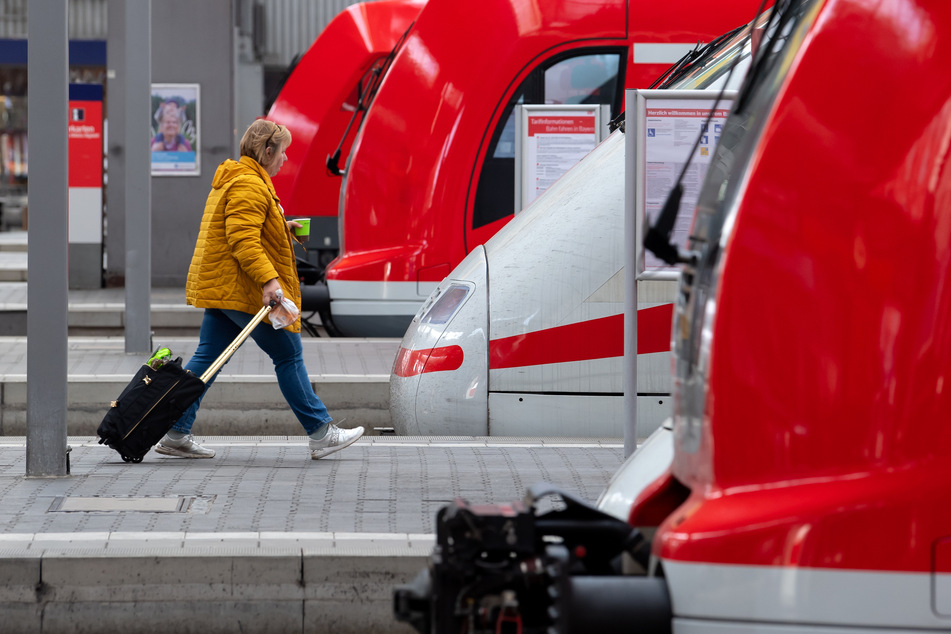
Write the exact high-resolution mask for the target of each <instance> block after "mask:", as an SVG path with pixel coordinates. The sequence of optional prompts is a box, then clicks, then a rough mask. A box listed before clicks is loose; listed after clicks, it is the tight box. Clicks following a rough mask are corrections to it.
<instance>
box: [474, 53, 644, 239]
mask: <svg viewBox="0 0 951 634" xmlns="http://www.w3.org/2000/svg"><path fill="white" fill-rule="evenodd" d="M624 55H625V50H624V49H598V50H590V49H588V50H586V51H584V52H583V53H580V54H579V53H578V52H573V53H571V54H570V55H562V56H560V57H556V58H554V59H552V60H549V61H548V63H547V64H545V65H542V66H540V67H538V68H536V69H535V70H533V71H532V72H531V73H530V74H529V76H528V77H526V78H525V81H523V82H522V84H521V85H520V86H519V87H518V89H517V90H516V91H515V92H514V93H513V95H512V97H511V98H510V99H509V101H508V103H507V104H506V106H505V111H504V112H503V113H502V118H501V119H500V121H504V123H502V124H500V125H499V126H497V127H496V129H495V131H494V132H493V134H492V138H491V141H490V143H489V147H488V151H487V152H486V155H485V156H486V158H485V161H484V162H483V164H482V172H481V173H480V174H479V180H478V185H477V186H476V194H475V202H474V204H473V210H472V228H473V229H477V228H479V227H482V226H485V225H487V224H489V223H491V222H495V221H496V220H499V219H501V218H505V217H506V216H510V215H512V213H513V212H514V207H515V106H516V105H518V104H520V103H528V104H536V103H551V104H562V103H565V104H608V105H610V106H611V118H614V117H616V116H617V115H618V113H619V112H620V108H621V100H622V98H623V94H622V93H623V90H621V87H622V86H623V85H624V77H623V65H622V61H623V60H624V59H625V57H624Z"/></svg>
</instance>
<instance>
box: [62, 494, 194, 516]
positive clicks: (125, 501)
mask: <svg viewBox="0 0 951 634" xmlns="http://www.w3.org/2000/svg"><path fill="white" fill-rule="evenodd" d="M194 499H195V497H194V496H176V497H168V498H149V497H141V498H132V497H125V498H121V497H114V498H111V497H85V498H84V497H57V498H54V499H53V504H52V505H51V506H50V512H79V513H89V512H106V513H111V512H141V513H185V512H187V511H188V507H189V506H191V503H192V501H193V500H194Z"/></svg>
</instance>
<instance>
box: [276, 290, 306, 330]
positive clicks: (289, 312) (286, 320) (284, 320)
mask: <svg viewBox="0 0 951 634" xmlns="http://www.w3.org/2000/svg"><path fill="white" fill-rule="evenodd" d="M278 297H280V298H281V302H280V303H279V304H278V305H277V306H274V307H273V308H271V312H270V314H268V320H269V321H270V322H271V325H272V326H274V330H280V329H281V328H287V327H288V326H290V325H291V324H293V323H294V322H295V321H297V318H298V317H299V316H300V311H299V310H297V306H296V305H295V304H294V302H292V301H291V300H289V299H287V298H286V297H284V293H283V292H280V291H278Z"/></svg>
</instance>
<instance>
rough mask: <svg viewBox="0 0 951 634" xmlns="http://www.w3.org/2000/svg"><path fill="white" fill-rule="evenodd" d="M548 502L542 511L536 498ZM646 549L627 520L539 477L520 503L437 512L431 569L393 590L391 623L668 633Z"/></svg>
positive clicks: (472, 629)
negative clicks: (636, 567) (633, 569)
mask: <svg viewBox="0 0 951 634" xmlns="http://www.w3.org/2000/svg"><path fill="white" fill-rule="evenodd" d="M543 500H548V501H549V502H550V504H549V508H547V509H545V510H542V509H541V506H542V505H541V502H542V501H543ZM649 550H650V545H649V544H648V543H647V541H646V540H645V539H644V538H643V536H642V535H641V533H640V532H639V531H637V530H636V529H633V528H632V527H631V526H629V525H628V524H627V523H625V522H622V521H621V520H618V519H616V518H614V517H612V516H609V515H606V514H605V513H602V512H601V511H599V510H598V509H596V508H594V507H592V506H590V505H588V504H586V503H585V502H582V501H580V500H577V499H575V498H574V497H572V496H570V495H568V494H566V493H564V492H563V491H560V490H558V489H557V488H555V487H553V486H552V485H550V484H547V483H541V484H537V485H535V486H533V487H531V489H529V491H528V493H527V495H526V498H525V501H524V502H513V503H511V504H502V505H481V506H479V505H470V504H469V503H467V502H465V501H463V500H457V501H456V502H455V503H454V504H451V505H448V506H445V507H443V508H442V509H440V511H439V512H438V514H437V516H436V547H435V548H434V550H433V554H432V557H431V558H430V563H429V566H428V567H427V568H426V569H424V570H423V571H422V572H420V574H419V575H417V577H416V578H415V579H414V580H413V582H412V583H410V584H408V585H404V586H397V587H396V588H395V590H394V593H393V611H394V614H395V616H396V619H397V620H399V621H403V622H406V623H410V624H411V625H412V626H413V627H415V628H416V629H417V630H418V631H419V632H421V633H422V634H430V633H431V632H439V633H441V634H442V633H448V632H466V633H467V634H479V633H483V632H484V633H487V634H502V633H506V632H512V633H516V632H517V633H519V634H531V633H544V634H555V633H565V632H581V631H584V632H592V631H595V632H600V633H604V634H610V633H611V632H620V631H625V632H630V631H631V628H632V625H633V624H636V627H637V629H638V631H643V632H651V633H653V632H670V618H671V613H670V601H669V598H668V595H667V587H666V584H665V582H664V580H663V579H662V578H660V577H653V576H644V575H640V576H631V575H625V574H623V572H622V569H623V566H622V560H623V558H624V557H630V558H631V559H632V560H633V561H635V562H637V563H639V564H640V565H641V566H643V568H644V569H647V567H648V559H649Z"/></svg>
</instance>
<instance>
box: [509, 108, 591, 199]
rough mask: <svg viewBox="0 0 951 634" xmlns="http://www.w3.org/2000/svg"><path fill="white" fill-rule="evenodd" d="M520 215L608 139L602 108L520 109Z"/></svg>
mask: <svg viewBox="0 0 951 634" xmlns="http://www.w3.org/2000/svg"><path fill="white" fill-rule="evenodd" d="M519 111H520V112H519V118H518V129H517V130H516V139H517V141H518V143H517V149H516V167H517V169H516V171H517V176H516V212H518V211H521V210H522V209H524V208H525V207H527V206H528V205H530V204H531V203H532V201H534V200H535V199H536V198H538V197H539V196H541V195H542V194H543V193H544V192H545V190H547V189H548V188H549V187H551V185H552V184H553V183H554V182H555V181H556V180H558V179H559V178H561V176H562V175H563V174H564V173H565V172H567V171H568V170H569V169H571V168H572V167H573V166H574V165H575V164H576V163H577V162H578V161H580V160H581V159H582V158H584V157H585V155H587V154H588V153H589V152H590V151H591V150H593V149H594V148H595V146H596V145H597V144H598V143H600V142H601V139H602V137H603V136H604V127H605V125H604V123H603V122H604V120H605V115H603V114H602V108H601V106H600V105H594V106H587V105H582V106H578V105H544V104H532V105H522V106H519Z"/></svg>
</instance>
